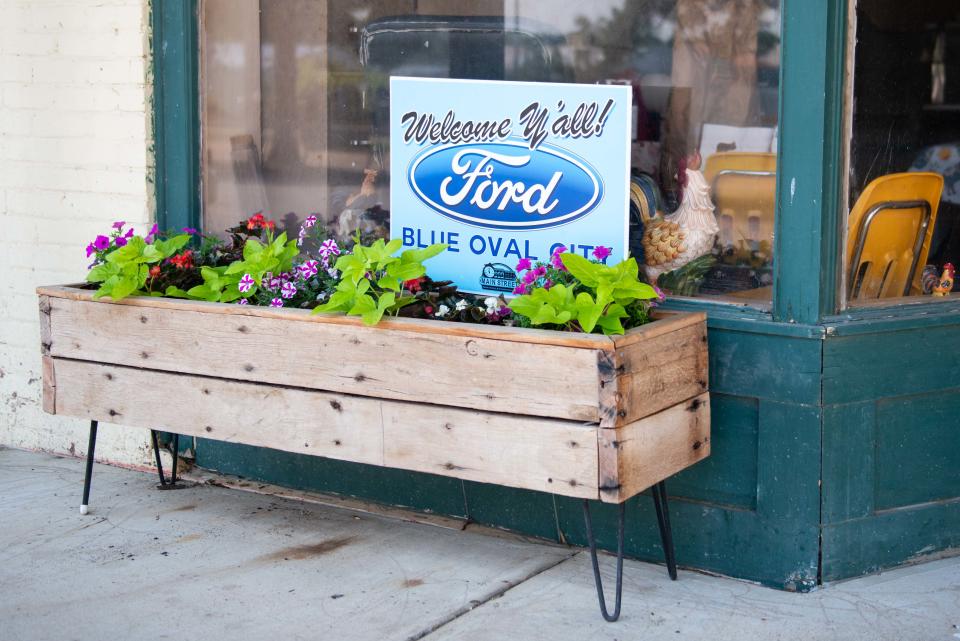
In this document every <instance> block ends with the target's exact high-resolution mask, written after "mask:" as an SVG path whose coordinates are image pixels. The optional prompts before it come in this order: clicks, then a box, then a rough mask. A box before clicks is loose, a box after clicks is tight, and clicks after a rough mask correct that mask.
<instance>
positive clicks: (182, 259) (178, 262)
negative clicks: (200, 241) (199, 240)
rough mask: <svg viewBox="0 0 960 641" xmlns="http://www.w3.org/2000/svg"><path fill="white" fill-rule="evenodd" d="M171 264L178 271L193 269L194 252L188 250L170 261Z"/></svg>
mask: <svg viewBox="0 0 960 641" xmlns="http://www.w3.org/2000/svg"><path fill="white" fill-rule="evenodd" d="M170 262H171V263H173V265H174V266H175V267H176V268H177V269H190V268H191V267H193V250H192V249H188V250H186V251H185V252H181V253H179V254H177V255H176V256H174V257H173V258H171V259H170Z"/></svg>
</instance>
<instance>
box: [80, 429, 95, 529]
mask: <svg viewBox="0 0 960 641" xmlns="http://www.w3.org/2000/svg"><path fill="white" fill-rule="evenodd" d="M97 425H98V423H97V421H90V440H89V442H88V443H87V471H86V474H85V475H84V477H83V501H82V502H81V503H80V514H86V513H87V511H88V508H87V506H88V505H90V480H91V478H92V477H93V451H94V449H96V447H97Z"/></svg>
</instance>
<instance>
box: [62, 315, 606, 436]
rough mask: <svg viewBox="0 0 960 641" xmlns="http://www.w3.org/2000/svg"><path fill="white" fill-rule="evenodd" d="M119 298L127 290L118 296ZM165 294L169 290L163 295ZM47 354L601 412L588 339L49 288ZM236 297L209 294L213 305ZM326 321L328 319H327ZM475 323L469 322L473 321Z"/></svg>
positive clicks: (571, 412)
mask: <svg viewBox="0 0 960 641" xmlns="http://www.w3.org/2000/svg"><path fill="white" fill-rule="evenodd" d="M122 302H126V301H122ZM166 302H169V301H166ZM50 304H51V317H52V325H51V329H52V332H51V334H52V338H51V353H52V354H53V355H54V356H58V357H65V358H73V359H78V360H88V361H94V362H102V363H114V364H119V365H128V366H134V367H146V368H150V369H156V370H164V371H172V372H181V373H185V374H199V375H203V376H218V377H222V378H231V379H237V380H243V381H253V382H262V383H270V384H277V385H291V386H294V387H304V388H310V389H322V390H327V391H335V392H344V393H349V394H359V395H364V396H371V397H378V398H389V399H395V400H408V401H417V402H422V403H436V404H442V405H451V406H454V407H466V408H472V409H482V410H488V411H495V412H506V413H514V414H528V415H534V416H551V417H558V418H565V419H571V420H579V421H590V422H596V421H598V404H599V403H598V398H597V395H598V387H597V357H596V350H593V349H581V348H573V347H566V346H561V345H541V344H533V343H524V342H510V341H505V340H493V339H488V338H480V337H476V336H469V335H467V336H459V335H453V334H442V333H441V334H434V333H427V332H419V331H418V332H408V331H402V330H393V331H384V328H382V327H379V326H378V327H364V326H362V325H355V324H338V323H332V322H292V321H290V318H291V317H293V318H297V317H298V315H296V314H294V313H292V310H291V311H288V312H287V314H286V315H285V316H286V318H285V320H286V321H287V322H283V323H279V322H278V321H277V319H276V318H273V317H267V316H259V315H256V316H250V315H241V314H220V313H206V312H201V311H186V310H185V309H182V308H181V307H180V306H163V305H161V306H142V305H122V304H111V303H99V302H88V301H84V300H71V299H67V298H51V299H50ZM232 307H237V308H239V307H240V306H229V305H216V306H214V308H215V309H223V308H232ZM324 320H330V319H329V318H328V319H324ZM470 327H475V326H472V325H471V326H470Z"/></svg>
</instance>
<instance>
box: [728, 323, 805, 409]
mask: <svg viewBox="0 0 960 641" xmlns="http://www.w3.org/2000/svg"><path fill="white" fill-rule="evenodd" d="M709 349H710V391H711V392H714V393H719V394H729V395H731V396H750V397H754V398H763V399H770V400H775V401H785V402H791V403H801V404H809V405H817V404H819V402H820V357H821V341H820V340H818V339H804V338H792V337H784V336H776V335H770V334H752V333H748V332H746V331H727V330H712V331H710V333H709Z"/></svg>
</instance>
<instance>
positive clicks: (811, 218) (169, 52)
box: [152, 0, 922, 334]
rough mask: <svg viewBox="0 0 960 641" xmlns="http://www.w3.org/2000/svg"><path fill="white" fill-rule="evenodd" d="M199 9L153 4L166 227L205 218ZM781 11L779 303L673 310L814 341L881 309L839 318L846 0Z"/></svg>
mask: <svg viewBox="0 0 960 641" xmlns="http://www.w3.org/2000/svg"><path fill="white" fill-rule="evenodd" d="M851 1H852V0H851ZM198 2H199V0H152V27H153V31H152V45H153V67H152V68H153V74H154V77H153V81H154V140H155V151H156V208H157V220H158V222H159V223H161V225H162V226H164V227H180V226H198V224H199V221H200V132H199V96H198V91H199V75H198V69H199V65H198V58H199V50H198V49H199V46H198V42H199V40H198V28H199V25H198V22H199V18H198ZM781 7H782V12H781V47H782V49H781V66H780V117H779V122H780V130H779V131H780V134H779V135H780V139H779V143H778V150H779V151H778V158H777V162H778V170H777V216H776V222H775V236H774V261H775V263H774V279H773V282H774V285H773V288H774V293H773V305H772V307H771V310H770V311H769V312H768V311H762V310H759V309H756V308H750V307H745V306H738V305H729V304H725V303H716V302H710V301H707V300H686V301H682V302H674V303H673V304H672V305H673V306H674V307H675V308H678V309H701V310H706V311H708V312H709V314H710V316H711V319H715V320H716V322H720V323H723V322H734V323H736V322H737V321H743V322H748V323H750V324H751V325H756V323H758V322H759V323H763V322H769V323H775V324H777V325H780V326H781V329H782V331H785V332H787V333H807V334H808V333H811V332H812V331H813V328H812V327H811V326H813V325H818V324H820V323H822V322H825V321H831V320H833V321H839V320H843V321H847V320H855V319H857V318H860V317H863V318H869V317H870V316H871V314H876V313H877V312H876V310H869V311H864V312H863V313H862V314H860V313H858V312H857V310H848V311H846V312H845V313H844V314H843V315H840V316H838V311H839V307H838V304H839V297H838V292H839V287H838V278H839V269H840V267H841V263H842V261H841V260H840V258H841V247H840V246H841V242H840V240H841V238H840V236H841V235H840V229H841V224H842V222H843V216H844V215H845V213H846V210H845V206H844V204H843V202H842V198H841V195H842V194H841V191H842V190H841V186H842V174H843V172H845V171H846V167H845V164H844V150H843V148H842V145H843V114H844V82H845V78H844V60H845V47H846V35H847V33H846V29H847V7H848V0H782V4H781ZM918 307H922V306H917V305H911V306H909V308H906V309H905V312H906V313H909V312H917V311H918ZM783 325H794V326H797V327H796V328H795V330H788V329H786V328H785V327H783ZM801 326H804V327H805V328H806V329H801Z"/></svg>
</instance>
